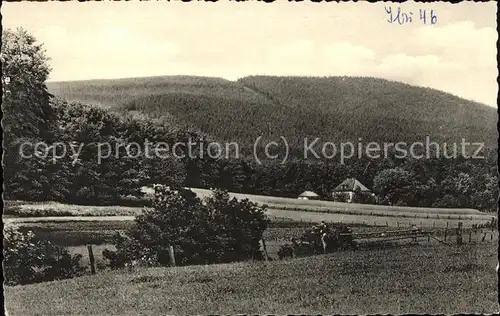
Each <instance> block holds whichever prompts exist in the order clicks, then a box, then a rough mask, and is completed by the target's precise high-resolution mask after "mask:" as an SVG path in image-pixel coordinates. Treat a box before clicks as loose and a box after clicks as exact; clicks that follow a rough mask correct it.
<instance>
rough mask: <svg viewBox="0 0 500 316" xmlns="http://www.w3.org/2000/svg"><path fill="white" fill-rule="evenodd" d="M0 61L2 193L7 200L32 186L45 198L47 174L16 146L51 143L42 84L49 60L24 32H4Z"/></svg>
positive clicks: (49, 115) (46, 97)
mask: <svg viewBox="0 0 500 316" xmlns="http://www.w3.org/2000/svg"><path fill="white" fill-rule="evenodd" d="M1 61H2V86H3V94H2V111H3V120H2V126H3V129H4V133H3V138H4V158H3V159H4V165H3V167H4V181H5V194H6V196H7V197H9V196H11V195H12V194H13V193H14V192H16V191H18V192H19V191H20V188H21V187H30V186H32V188H33V190H35V191H36V192H35V193H38V194H41V195H44V192H45V191H46V190H47V186H48V180H47V175H45V174H44V172H43V168H38V167H35V166H30V165H31V164H39V163H40V161H35V160H36V159H25V158H22V157H21V155H20V154H19V147H20V145H21V144H23V143H26V142H32V143H34V142H38V141H43V142H47V143H48V142H50V139H51V135H50V132H51V126H52V118H53V113H52V110H51V107H50V103H49V101H50V94H49V92H48V90H47V86H46V85H45V81H46V80H47V77H48V75H49V72H50V67H49V63H48V62H49V58H48V57H47V55H46V53H45V49H44V48H43V46H42V44H39V43H37V42H36V39H35V38H34V37H33V35H31V34H29V33H28V32H27V31H26V30H24V29H17V30H15V31H14V30H10V29H7V30H3V31H2V47H1ZM25 171H26V172H28V173H29V174H23V173H24V172H25ZM33 171H36V172H33ZM29 182H31V183H29Z"/></svg>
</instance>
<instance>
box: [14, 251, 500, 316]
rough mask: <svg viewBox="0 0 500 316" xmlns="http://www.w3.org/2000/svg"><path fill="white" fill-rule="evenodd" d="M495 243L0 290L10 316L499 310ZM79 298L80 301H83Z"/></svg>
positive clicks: (105, 275)
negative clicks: (2, 291)
mask: <svg viewBox="0 0 500 316" xmlns="http://www.w3.org/2000/svg"><path fill="white" fill-rule="evenodd" d="M496 248H497V247H496V245H495V246H494V245H492V244H489V245H480V246H479V245H478V246H461V247H459V246H451V247H450V246H432V247H426V246H407V247H399V248H392V249H385V250H362V251H347V252H342V253H335V254H331V255H320V256H315V257H309V258H300V259H294V260H283V261H271V262H267V263H264V262H245V263H233V264H220V265H210V266H188V267H176V268H149V269H144V268H138V269H137V270H135V271H132V272H131V271H125V270H120V271H111V272H102V273H99V274H97V275H95V276H85V277H81V278H76V279H71V280H64V281H54V282H47V283H42V284H34V285H27V286H15V287H6V288H5V299H6V308H7V312H8V313H9V315H11V316H12V315H75V314H78V315H138V314H141V315H158V314H176V315H184V314H239V313H255V312H258V313H260V314H266V313H273V314H287V313H294V314H301V313H304V314H313V313H320V314H331V313H339V314H354V313H356V314H375V313H384V314H386V313H391V314H401V313H425V312H426V311H428V310H433V311H434V312H435V313H444V314H458V313H484V314H488V313H495V312H498V296H497V275H496V272H495V266H496V263H497V249H496ZM82 292H85V293H86V295H82Z"/></svg>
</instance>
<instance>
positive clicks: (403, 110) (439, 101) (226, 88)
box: [47, 76, 498, 146]
mask: <svg viewBox="0 0 500 316" xmlns="http://www.w3.org/2000/svg"><path fill="white" fill-rule="evenodd" d="M47 85H48V88H49V90H50V92H51V93H53V94H55V95H56V96H61V97H63V98H65V99H67V100H69V101H80V102H83V103H89V104H95V105H99V106H103V107H107V108H111V109H113V110H116V111H127V112H133V113H141V114H144V115H149V116H151V117H155V118H165V119H168V122H170V123H172V122H175V124H177V125H180V126H182V127H189V128H192V129H195V130H197V131H201V132H203V133H206V134H209V135H212V136H213V137H214V138H216V139H219V140H231V141H241V142H244V143H246V142H249V143H251V142H252V141H253V140H254V139H255V138H256V137H258V136H261V135H263V136H265V137H270V138H273V137H279V136H282V135H283V136H285V137H287V139H289V140H292V142H293V141H296V142H301V140H302V139H304V137H309V138H315V137H320V138H321V139H324V140H328V141H357V140H358V138H363V139H364V140H366V141H381V142H382V141H384V142H398V141H405V142H412V141H422V140H423V139H424V137H425V136H430V137H431V138H432V139H435V140H436V141H445V140H446V141H460V140H461V139H462V138H465V139H467V140H468V141H471V142H484V143H486V144H487V145H489V146H495V145H496V143H497V138H498V134H497V129H496V124H497V113H496V109H494V108H492V107H489V106H487V105H484V104H481V103H478V102H473V101H469V100H465V99H462V98H459V97H457V96H454V95H452V94H449V93H445V92H442V91H438V90H435V89H430V88H422V87H415V86H411V85H408V84H404V83H400V82H394V81H388V80H385V79H378V78H369V77H277V76H250V77H244V78H241V79H239V80H237V81H229V80H225V79H222V78H211V77H194V76H165V77H145V78H127V79H109V80H84V81H68V82H50V83H48V84H47ZM292 146H293V144H292Z"/></svg>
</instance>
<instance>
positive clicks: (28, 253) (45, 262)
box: [3, 227, 85, 285]
mask: <svg viewBox="0 0 500 316" xmlns="http://www.w3.org/2000/svg"><path fill="white" fill-rule="evenodd" d="M3 247H4V252H3V255H4V262H3V268H4V279H5V283H6V284H7V285H16V284H29V283H37V282H43V281H51V280H60V279H67V278H72V277H75V276H80V275H83V274H84V272H85V268H83V267H81V266H80V259H81V255H75V256H71V255H70V254H69V252H68V251H67V250H65V249H64V248H62V247H59V246H54V245H52V244H51V243H50V242H49V241H45V240H41V239H39V238H37V237H36V236H35V234H34V233H33V232H31V231H26V232H23V231H20V230H19V229H16V228H12V227H8V228H6V229H5V231H4V241H3Z"/></svg>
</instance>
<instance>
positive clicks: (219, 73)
mask: <svg viewBox="0 0 500 316" xmlns="http://www.w3.org/2000/svg"><path fill="white" fill-rule="evenodd" d="M389 7H391V9H392V11H393V12H396V11H397V10H398V8H399V9H400V10H401V12H405V13H407V14H409V13H410V12H411V13H413V15H412V21H411V23H405V24H403V25H400V24H398V23H397V22H395V23H389V22H388V17H389V16H388V14H387V12H386V10H387V9H388V8H389ZM420 9H423V10H425V12H426V22H427V23H426V24H424V21H423V20H421V19H420V11H419V10H420ZM431 10H432V13H433V15H434V16H436V17H437V20H436V23H435V24H431V23H429V22H430V14H431V13H430V11H431ZM1 11H2V15H3V21H2V23H3V26H4V27H6V28H16V27H23V28H25V29H26V30H28V31H30V32H31V33H33V34H34V35H35V37H36V38H37V39H38V41H39V42H41V43H44V46H45V48H46V50H47V55H48V56H49V57H50V58H51V61H50V64H51V67H52V72H51V75H50V79H49V80H51V81H66V80H82V79H104V78H124V77H143V76H157V75H197V76H210V77H223V78H226V79H229V80H235V79H237V78H240V77H244V76H248V75H297V76H344V75H345V76H371V77H379V78H385V79H389V80H395V81H402V82H405V83H409V84H412V85H418V86H424V87H431V88H435V89H438V90H442V91H446V92H449V93H452V94H455V95H457V96H460V97H463V98H466V99H470V100H474V101H478V102H482V103H485V104H487V105H490V106H494V107H496V103H497V102H496V98H497V83H496V78H497V75H498V72H497V63H496V41H497V32H496V3H495V2H494V1H492V2H490V3H474V2H461V3H459V4H447V3H427V4H418V3H403V4H394V3H362V2H357V3H353V2H347V3H312V2H306V1H304V2H299V3H289V2H288V1H283V0H278V1H277V2H274V3H271V4H266V3H263V2H255V1H253V2H244V3H236V2H230V1H228V0H220V1H219V2H218V3H205V2H192V3H181V2H90V3H78V2H71V3H68V2H64V3H62V2H57V1H54V2H44V3H37V2H15V3H14V2H8V3H5V2H4V3H3V4H2V8H1Z"/></svg>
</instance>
